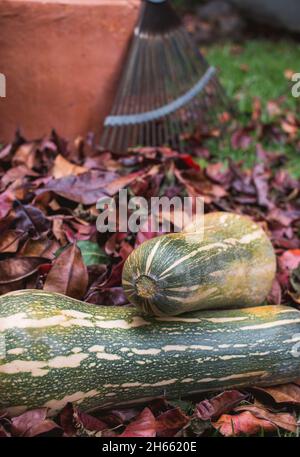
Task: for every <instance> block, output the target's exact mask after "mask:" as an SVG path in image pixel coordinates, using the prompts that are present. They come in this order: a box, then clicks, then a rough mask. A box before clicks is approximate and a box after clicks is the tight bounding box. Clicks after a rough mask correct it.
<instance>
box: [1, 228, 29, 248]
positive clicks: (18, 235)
mask: <svg viewBox="0 0 300 457" xmlns="http://www.w3.org/2000/svg"><path fill="white" fill-rule="evenodd" d="M23 236H24V232H23V231H22V230H7V231H6V232H4V233H2V234H1V237H0V253H1V254H4V253H15V252H17V251H18V247H19V243H20V241H21V239H22V237H23Z"/></svg>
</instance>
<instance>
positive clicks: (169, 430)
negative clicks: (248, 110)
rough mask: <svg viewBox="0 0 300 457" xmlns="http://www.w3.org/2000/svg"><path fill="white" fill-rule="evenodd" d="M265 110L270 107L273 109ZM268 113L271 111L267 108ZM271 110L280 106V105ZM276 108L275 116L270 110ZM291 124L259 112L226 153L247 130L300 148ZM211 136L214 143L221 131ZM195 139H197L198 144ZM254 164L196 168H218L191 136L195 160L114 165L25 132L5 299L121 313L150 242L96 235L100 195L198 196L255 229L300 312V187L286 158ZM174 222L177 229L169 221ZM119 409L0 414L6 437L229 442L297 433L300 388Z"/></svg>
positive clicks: (12, 157)
mask: <svg viewBox="0 0 300 457" xmlns="http://www.w3.org/2000/svg"><path fill="white" fill-rule="evenodd" d="M270 103H271V102H270ZM272 106H273V109H275V108H274V106H275V105H274V104H273V105H270V106H269V109H272ZM276 106H277V105H276ZM276 106H275V107H276ZM299 126H300V121H299V119H297V118H296V117H295V116H291V115H287V116H285V117H284V118H282V117H279V118H277V120H276V122H274V123H273V124H263V123H262V121H261V118H260V106H259V104H258V103H256V104H255V105H254V109H253V113H252V119H251V121H250V123H249V125H248V126H246V127H245V126H244V127H239V126H237V125H234V124H233V130H231V131H232V133H231V134H232V147H233V148H236V147H239V148H242V149H243V148H244V147H245V148H246V147H247V145H248V144H249V141H253V132H254V131H255V132H256V137H259V135H257V132H260V135H261V137H266V136H268V135H272V136H273V138H274V137H276V138H278V141H280V142H288V143H289V144H294V145H295V148H299V149H300V147H299V139H298V133H297V132H298V130H299ZM209 135H211V136H215V135H216V131H215V130H214V131H213V132H210V133H209ZM200 139H201V138H200ZM256 150H257V159H258V160H257V164H256V165H255V166H254V167H253V169H251V170H250V169H244V167H243V164H242V163H236V162H233V161H230V160H229V166H228V167H226V168H225V167H224V165H223V164H221V163H214V161H213V160H210V164H209V165H208V166H207V167H206V168H201V167H200V166H199V165H198V163H197V157H199V156H200V157H205V158H206V159H213V157H211V156H210V153H209V151H207V150H206V149H205V148H204V147H203V146H202V145H201V141H199V137H197V138H195V140H194V143H193V146H192V147H191V148H190V149H189V152H190V154H179V153H177V152H176V151H172V150H170V149H167V148H159V149H142V150H139V151H133V152H132V153H130V154H128V155H126V156H122V157H115V156H113V155H112V154H110V153H108V152H101V151H99V150H97V148H96V147H94V146H93V145H92V142H89V141H86V142H84V141H83V140H82V139H78V140H77V141H76V142H75V144H73V145H68V144H67V143H66V142H65V141H64V140H63V139H61V138H60V137H58V136H57V134H55V133H53V134H52V135H51V137H49V138H44V139H42V140H39V141H34V142H27V141H25V140H24V139H23V138H22V137H21V136H20V135H17V137H16V139H15V141H14V142H13V143H12V144H9V145H7V146H5V147H3V148H2V150H0V293H1V294H3V293H6V292H9V291H13V290H18V289H24V288H37V289H44V290H48V291H55V292H60V293H63V294H66V295H68V296H70V297H74V298H78V299H81V300H85V301H86V302H88V303H94V304H96V305H108V306H110V305H113V306H122V305H125V304H126V303H127V302H126V298H125V296H124V294H123V290H122V287H121V273H122V268H123V264H124V261H125V260H126V258H127V257H128V255H129V254H130V253H131V252H132V250H133V249H134V248H135V247H136V246H138V245H139V244H140V243H142V242H143V241H145V240H146V239H150V238H152V237H154V236H157V233H152V232H144V231H140V232H139V233H137V234H136V233H132V232H130V231H128V232H127V233H120V232H117V233H114V234H111V233H108V234H100V233H99V232H98V231H97V229H96V219H97V217H98V215H99V212H98V210H97V208H96V203H97V201H98V200H99V198H101V197H103V196H110V197H114V198H116V200H117V199H118V192H119V190H120V189H121V188H127V189H128V193H129V196H143V197H145V198H146V199H150V198H151V197H153V196H167V197H170V198H171V197H173V196H176V195H180V196H182V197H184V196H192V197H195V196H202V197H203V198H204V201H205V211H206V212H211V211H216V210H217V211H232V212H235V213H239V214H246V215H249V216H251V217H252V218H253V220H255V221H257V222H258V223H259V224H261V225H262V227H263V228H264V229H265V230H266V231H267V233H268V234H269V236H270V238H271V239H272V242H273V245H274V247H275V249H276V253H277V258H278V274H277V278H276V281H275V282H274V286H273V290H272V292H271V294H270V296H269V302H270V303H272V304H279V303H287V304H291V305H292V306H296V307H297V306H298V305H299V304H300V239H299V233H300V181H298V180H295V179H293V178H292V177H291V176H289V175H288V173H287V171H285V169H284V168H283V167H282V164H283V163H284V157H283V156H281V155H278V154H274V153H272V152H269V151H266V150H264V149H263V148H262V146H261V145H260V144H259V143H258V144H257V145H256ZM171 222H172V221H171ZM192 400H193V401H192V402H178V403H177V404H175V403H167V402H166V401H165V400H162V399H160V400H157V401H156V402H154V403H151V404H149V405H147V407H146V408H145V409H142V410H141V409H127V410H116V411H111V412H109V413H102V414H101V415H100V416H98V417H91V416H89V415H87V414H84V413H83V412H81V411H80V410H79V409H78V408H76V407H73V406H72V405H68V406H67V407H65V408H64V410H63V411H62V412H61V414H60V415H59V416H58V417H57V418H55V422H54V420H53V419H52V418H51V419H50V418H48V417H47V411H46V410H45V409H38V410H34V411H30V412H28V413H25V414H22V415H21V416H19V417H15V418H13V419H11V418H8V417H7V415H6V413H5V411H4V412H3V413H2V414H1V413H0V435H4V436H10V435H11V436H37V435H44V434H50V435H65V436H78V435H84V436H86V435H88V436H95V435H97V436H116V435H120V434H121V436H147V437H149V436H164V437H165V436H183V435H184V436H198V435H202V434H211V433H212V430H214V429H215V433H216V434H217V433H219V432H220V433H221V434H223V435H225V436H231V435H238V434H248V435H250V434H256V433H260V432H261V430H263V431H265V432H274V431H277V430H279V429H282V430H285V431H286V432H288V433H289V432H293V433H294V432H296V430H297V418H296V411H297V410H298V409H297V408H299V405H300V383H294V384H289V385H286V386H279V387H276V388H269V389H255V390H252V391H247V392H239V391H227V392H223V393H221V394H220V395H218V396H217V397H212V398H210V399H209V400H202V401H200V403H199V397H198V398H195V399H192Z"/></svg>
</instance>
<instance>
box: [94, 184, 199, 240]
mask: <svg viewBox="0 0 300 457" xmlns="http://www.w3.org/2000/svg"><path fill="white" fill-rule="evenodd" d="M97 209H98V210H99V211H100V215H99V216H98V218H97V222H96V225H97V229H98V231H99V232H100V233H106V232H111V233H115V232H117V231H118V232H120V233H127V232H128V230H129V231H130V232H132V233H138V232H153V233H155V232H166V233H169V232H171V231H173V232H181V231H182V230H184V229H189V230H190V231H193V232H196V231H197V232H198V233H199V232H201V230H202V228H203V215H204V200H203V198H202V197H195V198H193V197H184V198H183V199H182V198H180V197H173V198H167V197H152V198H151V199H150V201H147V200H146V199H145V198H143V197H132V198H129V195H128V191H127V189H122V190H120V191H119V195H118V198H117V199H114V198H111V197H103V198H101V199H100V200H99V201H98V203H97Z"/></svg>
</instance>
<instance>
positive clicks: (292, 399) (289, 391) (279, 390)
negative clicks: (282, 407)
mask: <svg viewBox="0 0 300 457" xmlns="http://www.w3.org/2000/svg"><path fill="white" fill-rule="evenodd" d="M299 384H300V383H299ZM255 390H257V391H258V392H262V393H264V394H267V395H268V396H269V397H271V398H272V400H274V401H275V403H289V404H293V405H297V406H300V385H297V384H296V383H290V384H282V385H279V386H273V387H255Z"/></svg>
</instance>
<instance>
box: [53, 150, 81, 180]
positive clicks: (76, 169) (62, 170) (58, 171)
mask: <svg viewBox="0 0 300 457" xmlns="http://www.w3.org/2000/svg"><path fill="white" fill-rule="evenodd" d="M87 171H88V169H87V168H85V167H80V166H79V165H76V164H74V163H71V162H69V161H68V160H67V159H65V158H64V157H63V156H62V155H61V154H58V155H57V156H56V158H55V160H54V164H53V168H52V170H51V174H52V176H53V177H54V178H55V179H59V178H64V177H65V176H70V175H75V176H78V175H81V174H82V173H86V172H87Z"/></svg>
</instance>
